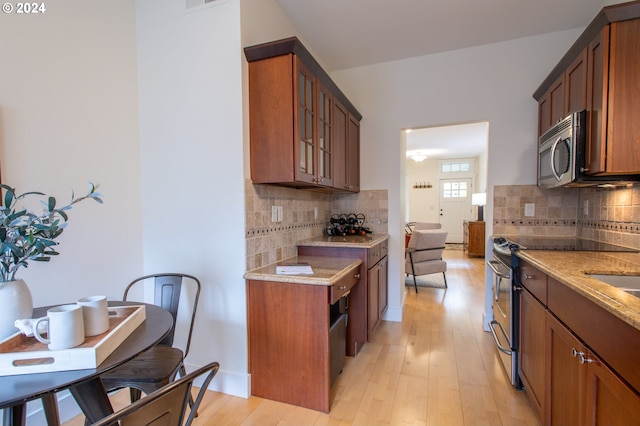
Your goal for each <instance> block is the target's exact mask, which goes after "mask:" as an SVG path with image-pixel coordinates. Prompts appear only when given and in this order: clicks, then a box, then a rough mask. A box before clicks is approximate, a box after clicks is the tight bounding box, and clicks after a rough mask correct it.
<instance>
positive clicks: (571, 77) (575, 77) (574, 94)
mask: <svg viewBox="0 0 640 426" xmlns="http://www.w3.org/2000/svg"><path fill="white" fill-rule="evenodd" d="M587 51H588V49H587V48H585V49H584V50H583V51H582V53H581V54H580V55H579V56H578V57H577V58H576V59H575V60H574V61H573V62H572V63H571V65H569V67H568V68H567V70H566V71H565V77H564V85H565V86H566V87H565V105H566V107H565V110H564V116H567V115H569V114H571V113H573V112H578V111H582V110H583V109H586V108H587Z"/></svg>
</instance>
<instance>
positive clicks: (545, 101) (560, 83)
mask: <svg viewBox="0 0 640 426" xmlns="http://www.w3.org/2000/svg"><path fill="white" fill-rule="evenodd" d="M586 107H587V49H584V50H583V52H582V53H581V54H580V55H579V56H578V57H577V58H576V59H575V60H574V61H573V62H572V63H571V65H569V67H568V68H567V69H566V71H565V72H564V73H562V75H560V77H558V78H557V79H556V80H555V81H554V83H553V84H552V85H551V86H550V87H549V89H548V90H547V91H546V92H545V94H544V95H543V96H542V98H541V99H540V101H539V102H538V123H539V127H538V130H539V131H538V136H541V135H542V134H543V133H544V132H546V131H547V130H549V129H550V128H551V127H552V126H553V125H554V124H556V123H557V122H558V121H560V120H562V119H563V118H565V117H566V116H567V115H569V114H571V113H572V112H578V111H582V110H583V109H585V108H586Z"/></svg>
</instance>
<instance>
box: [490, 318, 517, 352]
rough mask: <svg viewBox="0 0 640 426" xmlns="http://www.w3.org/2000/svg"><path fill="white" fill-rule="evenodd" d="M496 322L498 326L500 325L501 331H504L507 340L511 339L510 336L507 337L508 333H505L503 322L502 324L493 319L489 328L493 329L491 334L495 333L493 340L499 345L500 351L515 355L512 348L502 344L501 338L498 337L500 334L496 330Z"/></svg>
mask: <svg viewBox="0 0 640 426" xmlns="http://www.w3.org/2000/svg"><path fill="white" fill-rule="evenodd" d="M496 324H497V325H498V327H500V331H501V332H502V334H503V336H504V337H505V338H506V339H507V341H509V338H508V337H507V333H505V331H504V328H503V327H502V324H500V323H499V322H498V321H496V320H493V321H491V322H490V323H489V329H490V330H491V334H492V335H493V340H494V341H495V342H496V346H497V347H498V349H499V350H500V352H504V353H505V354H507V355H513V351H512V350H511V348H509V349H507V348H505V347H504V346H502V345H501V344H500V339H498V335H497V334H496V330H495V328H494V327H495V326H496Z"/></svg>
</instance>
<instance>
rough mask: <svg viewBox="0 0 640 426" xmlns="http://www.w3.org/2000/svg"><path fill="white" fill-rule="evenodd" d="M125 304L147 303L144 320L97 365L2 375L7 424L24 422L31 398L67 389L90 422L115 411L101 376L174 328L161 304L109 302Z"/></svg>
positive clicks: (0, 394)
mask: <svg viewBox="0 0 640 426" xmlns="http://www.w3.org/2000/svg"><path fill="white" fill-rule="evenodd" d="M126 305H145V313H146V317H145V320H144V321H143V322H142V323H141V324H140V325H139V326H138V327H137V328H136V329H135V330H133V332H132V333H131V334H130V335H129V336H128V337H127V338H126V339H125V340H124V341H123V342H122V343H121V344H120V345H119V346H118V347H117V348H116V349H115V350H114V351H113V352H112V353H111V354H110V355H109V356H108V357H107V358H106V359H105V360H104V361H103V362H102V363H100V365H98V367H96V368H92V369H84V370H69V371H54V372H47V373H34V374H21V375H12V376H0V408H2V409H4V424H5V425H7V424H11V425H24V424H25V421H26V403H27V402H28V401H31V400H34V399H38V398H42V397H43V396H44V397H47V396H50V395H52V394H53V393H54V392H58V391H61V390H64V389H69V391H70V392H71V394H72V395H73V397H74V398H75V400H76V402H77V403H78V406H79V407H80V408H81V409H82V411H83V413H84V415H85V416H86V417H87V419H88V420H89V421H90V422H91V423H93V422H96V421H98V420H100V419H101V418H103V417H106V416H107V415H109V414H111V413H113V407H112V406H111V403H110V401H109V397H108V395H107V392H106V391H105V389H104V386H103V385H102V381H101V380H100V375H101V374H102V373H104V372H106V371H108V370H110V369H112V368H115V367H117V366H119V365H120V364H123V363H124V362H126V361H128V360H130V359H132V358H133V357H135V356H136V355H138V354H139V353H141V352H144V351H145V350H147V349H149V348H150V347H152V346H154V345H156V344H158V343H159V342H161V341H162V339H163V338H164V337H165V336H166V335H167V334H168V333H169V331H170V330H171V328H172V327H173V317H172V316H171V313H170V312H169V311H166V310H164V309H162V308H160V307H158V306H155V305H152V304H146V303H140V302H122V301H110V302H109V306H126ZM48 308H49V307H40V308H35V309H34V310H33V317H34V318H39V317H41V316H45V315H46V312H47V309H48Z"/></svg>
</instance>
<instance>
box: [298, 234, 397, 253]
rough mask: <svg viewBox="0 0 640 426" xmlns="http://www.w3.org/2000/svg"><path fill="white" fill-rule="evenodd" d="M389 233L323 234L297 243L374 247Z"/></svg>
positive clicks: (385, 238) (304, 244)
mask: <svg viewBox="0 0 640 426" xmlns="http://www.w3.org/2000/svg"><path fill="white" fill-rule="evenodd" d="M388 238H389V235H388V234H367V235H345V236H343V237H339V236H330V235H323V236H320V237H314V238H309V239H306V240H301V241H298V242H297V243H296V245H297V246H298V247H300V246H315V247H352V248H365V249H366V248H372V247H374V246H375V245H376V244H378V243H380V242H382V241H384V240H387V239H388Z"/></svg>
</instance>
